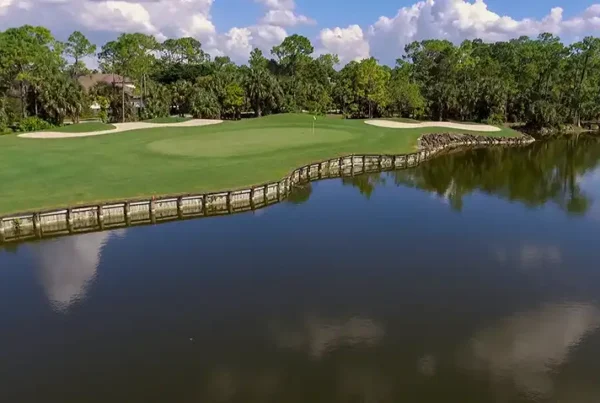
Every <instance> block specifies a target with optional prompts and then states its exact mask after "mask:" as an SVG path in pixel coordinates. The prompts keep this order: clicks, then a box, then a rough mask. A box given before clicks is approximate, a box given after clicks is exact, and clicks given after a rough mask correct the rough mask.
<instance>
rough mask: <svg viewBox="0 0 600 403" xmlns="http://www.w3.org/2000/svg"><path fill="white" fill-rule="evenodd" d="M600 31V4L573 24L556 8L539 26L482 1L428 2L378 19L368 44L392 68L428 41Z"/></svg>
mask: <svg viewBox="0 0 600 403" xmlns="http://www.w3.org/2000/svg"><path fill="white" fill-rule="evenodd" d="M599 31H600V4H596V5H593V6H591V7H589V8H588V9H587V10H585V11H584V12H583V13H581V15H579V16H576V17H573V18H571V19H564V17H563V9H562V8H560V7H556V8H553V9H551V10H550V12H549V13H548V15H547V16H545V17H544V18H542V19H539V20H536V19H530V18H525V19H522V20H515V19H513V18H512V17H510V16H505V15H504V16H503V15H499V14H497V13H494V12H493V11H491V10H489V9H488V7H487V4H486V3H485V2H484V0H475V1H474V2H470V1H466V0H426V1H420V2H418V3H415V4H414V5H412V6H409V7H402V8H400V9H399V10H398V12H397V14H396V15H395V16H394V17H391V18H390V17H386V16H382V17H380V18H379V19H378V20H377V21H376V22H375V23H374V24H372V25H371V26H370V27H369V29H368V39H369V42H370V44H371V49H372V51H373V53H374V55H375V56H376V57H380V58H381V60H382V61H383V62H392V61H393V60H394V59H395V58H397V57H399V56H400V55H402V54H403V52H404V46H405V45H406V44H408V43H410V42H412V41H419V40H424V39H429V38H444V39H448V40H451V41H453V42H460V41H462V40H464V39H473V38H481V39H483V40H485V41H500V40H508V39H511V38H516V37H519V36H522V35H527V36H537V35H538V34H540V33H542V32H550V33H553V34H556V35H565V36H575V35H586V34H593V33H598V32H599Z"/></svg>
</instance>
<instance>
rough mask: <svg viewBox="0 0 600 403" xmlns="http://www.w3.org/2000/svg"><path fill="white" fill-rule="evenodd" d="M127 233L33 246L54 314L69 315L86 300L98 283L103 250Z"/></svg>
mask: <svg viewBox="0 0 600 403" xmlns="http://www.w3.org/2000/svg"><path fill="white" fill-rule="evenodd" d="M122 234H124V230H118V231H113V232H98V233H92V234H82V235H76V236H69V237H64V238H58V239H54V240H49V241H44V242H41V243H39V244H35V245H33V246H32V248H33V253H34V255H35V259H36V260H37V262H38V275H39V280H40V283H41V285H42V286H43V288H44V291H45V293H46V296H47V297H48V300H49V301H50V303H51V304H52V307H53V309H54V310H56V311H58V312H66V311H67V310H68V309H69V307H70V306H71V305H72V304H74V303H75V302H76V301H79V300H81V299H83V298H84V297H85V293H86V291H87V288H88V286H89V284H91V283H92V282H93V281H94V278H95V276H96V271H97V269H98V265H99V263H100V257H101V254H102V248H103V247H104V246H105V245H106V243H107V242H108V240H109V239H110V238H111V237H113V236H121V235H122Z"/></svg>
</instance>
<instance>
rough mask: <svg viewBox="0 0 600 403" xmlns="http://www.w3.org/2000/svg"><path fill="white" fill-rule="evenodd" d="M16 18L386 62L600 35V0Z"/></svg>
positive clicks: (0, 2)
mask: <svg viewBox="0 0 600 403" xmlns="http://www.w3.org/2000/svg"><path fill="white" fill-rule="evenodd" d="M23 24H30V25H44V26H46V27H48V28H50V29H51V30H52V31H53V33H54V34H55V36H56V37H57V38H58V39H59V40H65V39H66V38H67V37H68V35H69V34H70V33H71V32H73V31H75V30H79V31H81V32H83V33H84V34H86V35H87V36H88V37H89V38H90V40H92V41H93V42H95V43H97V44H99V45H102V44H103V43H105V42H106V41H108V40H112V39H114V38H116V37H117V36H118V35H119V34H120V33H122V32H143V33H148V34H153V35H155V36H156V37H157V38H158V39H159V40H164V39H166V38H170V37H181V36H192V37H195V38H197V39H199V40H200V41H201V42H202V44H203V47H204V48H205V50H206V51H208V52H209V53H210V54H211V55H212V56H222V55H226V56H229V57H231V58H232V59H233V60H234V61H236V62H238V63H244V62H246V60H247V59H248V55H249V53H250V51H251V50H252V49H253V48H255V47H258V48H260V49H261V50H263V52H265V53H266V54H269V53H270V49H271V48H272V47H273V46H274V45H277V44H279V43H281V41H282V40H283V39H284V38H285V37H286V36H288V35H291V34H294V33H298V34H301V35H305V36H307V37H308V38H309V39H310V40H311V41H312V43H313V45H314V47H315V53H316V54H322V53H335V54H337V55H338V56H339V57H340V60H341V62H342V63H347V62H349V61H351V60H360V59H363V58H367V57H371V56H373V57H376V58H377V59H378V60H379V61H380V62H382V63H387V64H393V62H394V60H396V59H397V58H399V57H401V56H402V54H403V49H404V46H405V45H406V44H407V43H410V42H412V41H415V40H423V39H430V38H443V39H448V40H451V41H453V42H455V43H460V42H461V41H462V40H464V39H473V38H481V39H483V40H484V41H498V40H508V39H511V38H515V37H519V36H522V35H527V36H532V37H535V36H537V35H538V34H539V33H542V32H550V33H553V34H556V35H559V36H560V37H561V38H562V39H563V40H564V41H565V42H567V43H569V42H573V41H576V40H578V39H581V38H583V37H585V36H587V35H595V36H600V0H569V1H564V0H370V1H368V2H361V1H352V0H0V30H2V29H6V28H9V27H14V26H19V25H23Z"/></svg>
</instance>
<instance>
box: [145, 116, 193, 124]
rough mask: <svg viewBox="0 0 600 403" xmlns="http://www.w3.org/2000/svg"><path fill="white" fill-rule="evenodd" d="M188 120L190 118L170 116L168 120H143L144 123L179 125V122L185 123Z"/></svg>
mask: <svg viewBox="0 0 600 403" xmlns="http://www.w3.org/2000/svg"><path fill="white" fill-rule="evenodd" d="M188 120H191V118H182V117H180V116H170V117H168V118H154V119H149V120H145V121H144V122H147V123H181V122H187V121H188Z"/></svg>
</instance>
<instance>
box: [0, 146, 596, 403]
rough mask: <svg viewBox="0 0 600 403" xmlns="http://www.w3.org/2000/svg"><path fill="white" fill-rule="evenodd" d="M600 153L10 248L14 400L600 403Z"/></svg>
mask: <svg viewBox="0 0 600 403" xmlns="http://www.w3.org/2000/svg"><path fill="white" fill-rule="evenodd" d="M599 235H600V142H598V141H597V140H594V139H582V140H581V141H579V142H574V141H571V142H565V141H555V142H551V143H543V144H536V145H534V146H532V147H528V148H524V149H497V150H487V151H486V150H478V151H471V152H467V153H462V154H455V155H451V156H446V157H441V158H439V159H436V160H434V161H431V162H429V163H427V164H425V165H423V166H421V167H419V168H416V169H413V170H409V171H400V172H394V173H386V174H381V175H368V176H360V177H356V178H353V179H344V180H341V179H336V180H330V181H323V182H318V183H313V184H312V185H311V186H307V187H305V188H303V189H301V190H300V191H298V192H297V193H296V194H295V195H294V197H293V198H292V200H291V201H290V202H287V203H284V204H279V205H276V206H273V207H270V208H268V209H266V210H261V211H258V212H256V213H245V214H242V215H237V216H229V217H217V218H209V219H201V220H195V221H185V222H174V223H169V224H163V225H158V226H151V227H142V228H132V229H128V230H120V231H115V232H104V233H95V234H88V235H80V236H75V237H67V238H61V239H56V240H50V241H43V242H39V243H29V244H22V245H19V246H5V247H4V248H3V249H0V401H2V402H61V403H64V402H78V403H80V402H103V403H105V402H135V403H137V402H302V403H305V402H328V403H329V402H361V403H362V402H436V403H437V402H461V403H468V402H473V403H482V402H570V403H573V402H599V401H600V360H599V359H598V358H599V357H600V264H599V263H598V261H599V258H600V242H599V239H600V237H599Z"/></svg>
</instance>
